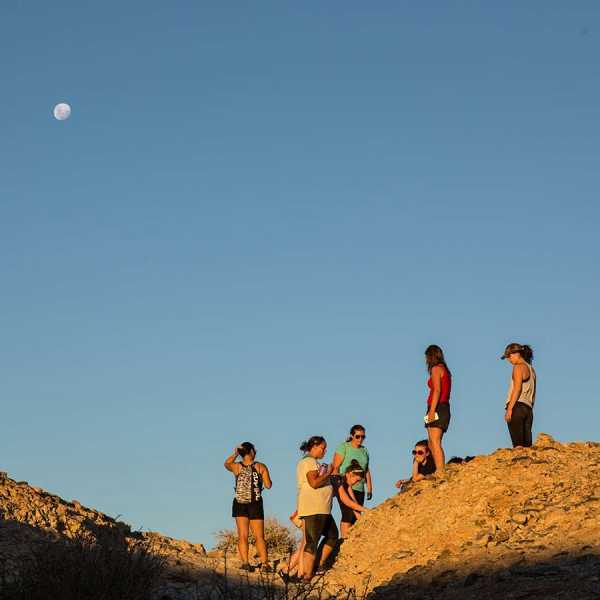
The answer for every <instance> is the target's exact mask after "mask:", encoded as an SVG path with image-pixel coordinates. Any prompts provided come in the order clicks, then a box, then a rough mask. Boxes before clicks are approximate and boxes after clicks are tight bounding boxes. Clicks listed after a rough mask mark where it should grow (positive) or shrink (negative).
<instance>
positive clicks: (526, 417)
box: [500, 343, 536, 448]
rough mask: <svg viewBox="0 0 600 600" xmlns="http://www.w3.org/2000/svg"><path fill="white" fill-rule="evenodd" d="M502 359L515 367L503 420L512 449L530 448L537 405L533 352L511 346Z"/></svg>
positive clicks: (516, 345) (514, 345) (520, 345)
mask: <svg viewBox="0 0 600 600" xmlns="http://www.w3.org/2000/svg"><path fill="white" fill-rule="evenodd" d="M500 358H501V359H503V360H504V359H507V360H508V362H509V363H510V364H511V365H512V366H513V369H512V378H511V381H510V388H509V390H508V396H507V398H506V403H505V408H506V412H505V414H504V420H505V421H506V423H507V424H508V431H509V433H510V438H511V440H512V445H513V448H516V447H517V446H523V447H525V448H528V447H529V446H531V443H532V437H531V428H532V426H533V405H534V404H535V388H536V373H535V369H534V368H533V367H532V366H531V361H532V360H533V350H532V349H531V347H530V346H527V345H523V344H516V343H513V344H509V345H508V346H506V349H505V350H504V354H503V355H502V356H501V357H500Z"/></svg>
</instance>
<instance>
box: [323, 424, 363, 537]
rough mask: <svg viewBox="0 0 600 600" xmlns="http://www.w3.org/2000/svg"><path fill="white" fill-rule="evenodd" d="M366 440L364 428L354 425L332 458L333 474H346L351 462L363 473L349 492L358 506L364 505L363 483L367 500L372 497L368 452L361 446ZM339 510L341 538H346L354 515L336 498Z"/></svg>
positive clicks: (352, 523) (354, 517) (353, 520)
mask: <svg viewBox="0 0 600 600" xmlns="http://www.w3.org/2000/svg"><path fill="white" fill-rule="evenodd" d="M365 438H366V434H365V428H364V427H363V426H362V425H354V426H353V427H352V429H350V436H349V437H348V439H347V440H346V441H345V442H342V443H341V444H340V445H339V446H338V447H337V448H336V449H335V454H334V456H333V463H332V466H333V471H332V472H333V474H335V475H338V476H339V475H340V474H342V473H345V472H346V469H347V468H348V466H349V465H350V463H351V462H352V461H353V460H356V461H357V462H358V464H359V465H360V466H361V468H362V469H363V470H364V472H365V477H364V479H361V480H360V481H359V482H358V483H356V484H355V485H353V486H352V488H351V491H352V494H353V496H354V498H353V500H356V502H358V504H360V505H362V506H364V504H365V483H366V487H367V500H370V499H371V498H372V497H373V481H372V479H371V469H370V468H369V451H368V450H367V449H366V448H365V447H364V446H363V442H364V440H365ZM338 502H339V504H340V510H341V512H342V521H341V523H340V534H341V537H342V538H344V537H346V535H347V533H348V530H349V529H350V527H352V525H354V523H355V522H356V515H355V513H354V511H353V510H352V509H350V508H349V507H348V506H346V505H345V504H344V503H343V502H341V500H340V498H339V496H338Z"/></svg>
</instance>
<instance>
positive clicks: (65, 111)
mask: <svg viewBox="0 0 600 600" xmlns="http://www.w3.org/2000/svg"><path fill="white" fill-rule="evenodd" d="M70 116H71V107H70V106H69V105H68V104H67V103H66V102H61V103H60V104H57V105H56V106H55V107H54V118H55V119H56V120H57V121H66V120H67V119H68V118H69V117H70Z"/></svg>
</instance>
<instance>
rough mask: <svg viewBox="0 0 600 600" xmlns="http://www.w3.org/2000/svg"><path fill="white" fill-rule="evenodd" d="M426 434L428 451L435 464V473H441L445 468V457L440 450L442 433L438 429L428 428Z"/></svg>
mask: <svg viewBox="0 0 600 600" xmlns="http://www.w3.org/2000/svg"><path fill="white" fill-rule="evenodd" d="M427 434H428V435H429V449H430V450H431V455H432V456H433V462H435V471H436V473H443V472H444V469H445V468H446V457H445V456H444V449H443V448H442V436H443V435H444V432H443V431H442V430H441V429H440V428H439V427H428V428H427Z"/></svg>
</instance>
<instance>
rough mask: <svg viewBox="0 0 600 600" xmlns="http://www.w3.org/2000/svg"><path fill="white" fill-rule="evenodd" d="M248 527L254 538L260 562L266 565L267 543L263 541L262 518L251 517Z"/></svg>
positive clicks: (267, 560) (263, 526)
mask: <svg viewBox="0 0 600 600" xmlns="http://www.w3.org/2000/svg"><path fill="white" fill-rule="evenodd" d="M250 527H251V528H252V533H253V534H254V539H255V540H256V550H257V551H258V557H259V559H260V562H261V563H262V564H263V565H266V564H267V563H268V562H269V557H268V556H267V544H266V543H265V522H264V521H263V520H262V519H252V521H250Z"/></svg>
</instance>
